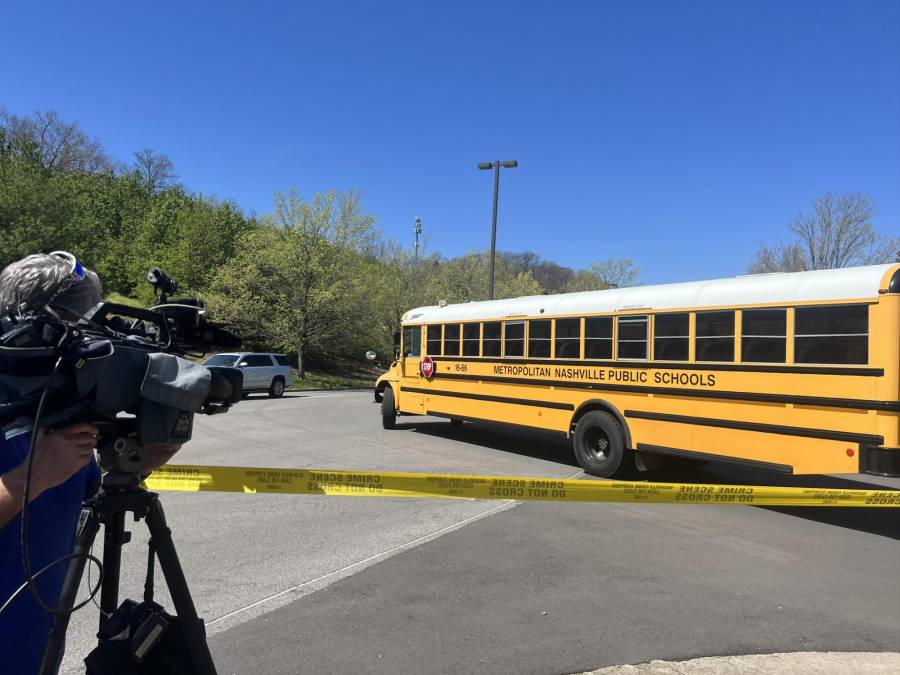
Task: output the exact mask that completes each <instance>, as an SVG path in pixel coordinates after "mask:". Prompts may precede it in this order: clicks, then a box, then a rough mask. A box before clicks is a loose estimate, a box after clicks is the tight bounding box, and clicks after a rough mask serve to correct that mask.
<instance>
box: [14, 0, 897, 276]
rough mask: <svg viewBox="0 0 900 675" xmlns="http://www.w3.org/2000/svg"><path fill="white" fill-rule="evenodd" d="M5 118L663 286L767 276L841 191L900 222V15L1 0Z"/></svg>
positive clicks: (709, 6)
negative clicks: (350, 195)
mask: <svg viewBox="0 0 900 675" xmlns="http://www.w3.org/2000/svg"><path fill="white" fill-rule="evenodd" d="M0 105H3V106H5V107H6V108H7V110H8V111H9V112H12V113H16V114H27V113H30V112H32V111H34V110H36V109H52V110H56V111H58V112H59V113H60V114H61V115H62V116H63V117H65V118H67V119H76V120H78V121H79V122H80V123H81V125H82V126H83V127H84V128H85V129H86V130H87V131H88V132H89V133H91V134H93V135H96V136H98V137H99V138H100V139H101V140H102V141H103V143H104V146H105V148H106V149H107V151H108V152H109V153H110V154H111V155H113V156H114V157H115V158H117V159H128V158H129V157H130V155H131V153H132V152H133V151H134V150H136V149H138V148H141V147H145V146H150V147H153V148H155V149H157V150H159V151H161V152H165V153H167V154H168V155H169V156H170V157H171V158H172V160H173V161H174V163H175V166H176V169H177V171H178V174H179V177H180V178H181V180H182V182H183V183H184V184H185V185H186V186H187V187H188V188H189V189H191V190H195V191H199V192H203V193H207V194H215V195H218V196H220V197H223V198H229V199H234V200H235V201H237V202H238V203H239V204H240V205H241V206H242V207H244V208H245V209H247V210H248V211H256V212H258V213H262V212H265V211H267V210H268V209H269V208H270V206H271V195H272V192H273V191H276V190H286V189H288V188H290V187H296V188H298V189H299V190H300V192H301V193H302V194H305V195H310V194H312V193H314V192H317V191H324V190H330V189H338V190H342V189H347V188H359V189H361V190H363V192H364V195H365V197H364V205H365V207H366V209H367V210H368V211H369V212H371V213H373V214H374V215H376V216H377V218H378V225H379V227H380V228H381V229H382V230H383V231H384V232H385V233H386V234H387V235H388V236H390V237H392V238H394V239H397V240H399V241H403V242H405V243H410V242H411V240H412V227H413V218H414V217H415V216H416V215H420V216H421V217H422V220H423V224H424V229H425V233H426V234H427V235H428V236H429V238H430V242H431V247H432V249H436V250H439V251H441V252H442V253H444V254H446V255H458V254H461V253H464V252H465V251H467V250H472V249H484V248H487V247H488V246H489V243H490V216H491V190H492V182H491V176H490V174H489V173H488V172H480V171H478V170H477V169H476V164H477V162H479V161H489V160H493V159H516V160H518V161H519V164H520V166H519V168H517V169H513V170H511V171H506V172H505V173H504V175H503V176H502V178H501V193H500V223H499V227H498V248H500V249H501V250H514V251H522V250H526V249H527V250H533V251H536V252H537V253H539V254H541V255H542V256H545V257H547V258H549V259H552V260H555V261H557V262H559V263H561V264H564V265H569V266H573V267H581V266H586V265H588V264H589V263H591V262H592V261H593V260H596V259H599V258H606V257H628V258H631V259H632V260H633V261H634V262H635V263H636V264H637V265H638V267H639V268H640V270H641V275H640V279H641V281H642V282H644V283H657V282H668V281H680V280H689V279H702V278H712V277H717V276H729V275H732V274H740V273H742V272H743V271H745V269H746V266H747V264H748V263H749V261H750V260H751V258H752V256H753V252H754V250H755V248H756V244H757V242H759V241H763V240H766V241H773V240H777V239H779V238H784V237H785V236H786V228H787V224H788V222H789V221H790V220H791V218H792V217H794V216H795V215H796V213H797V211H798V210H799V209H802V208H805V207H807V206H808V204H809V203H810V202H811V201H812V200H813V199H814V198H815V197H817V196H819V195H822V194H824V193H825V192H827V191H829V190H830V191H834V192H850V191H860V192H865V193H868V194H869V195H870V196H871V197H872V198H873V199H874V200H875V202H876V203H877V205H878V209H879V211H878V215H877V217H876V220H875V225H876V227H877V229H879V230H880V231H882V232H883V233H889V234H897V233H900V3H898V2H896V1H894V0H877V1H871V0H870V1H855V2H835V1H817V2H791V3H788V2H744V3H737V2H587V1H585V2H562V1H558V2H487V1H482V2H462V1H457V2H443V3H435V2H418V3H399V2H383V3H375V2H358V3H350V2H338V1H332V2H323V3H299V2H296V3H294V2H280V3H274V2H207V3H169V2H154V3H149V2H145V3H121V2H110V3H100V2H80V3H59V4H52V3H47V2H41V3H37V2H31V1H25V0H0Z"/></svg>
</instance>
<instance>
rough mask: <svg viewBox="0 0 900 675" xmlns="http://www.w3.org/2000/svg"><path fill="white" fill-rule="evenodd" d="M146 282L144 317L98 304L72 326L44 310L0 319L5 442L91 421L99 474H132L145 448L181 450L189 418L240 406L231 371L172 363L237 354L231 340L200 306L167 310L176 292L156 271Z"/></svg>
mask: <svg viewBox="0 0 900 675" xmlns="http://www.w3.org/2000/svg"><path fill="white" fill-rule="evenodd" d="M147 280H148V281H149V282H150V283H151V284H152V285H153V287H154V291H155V294H156V295H158V296H159V299H158V302H157V303H156V304H155V305H154V306H152V307H151V308H149V309H141V308H135V307H129V306H126V305H121V304H116V303H108V302H104V303H100V304H98V305H97V306H95V307H94V308H93V309H91V310H90V311H89V312H88V313H87V314H86V315H84V316H82V317H79V318H68V317H65V316H63V315H61V314H60V313H58V312H57V311H56V310H54V309H52V308H49V307H44V308H41V309H39V310H36V311H30V312H28V313H24V314H23V313H18V312H16V311H15V310H13V311H10V312H8V313H7V314H6V315H4V316H0V427H2V428H3V430H4V432H5V434H6V436H7V438H11V437H13V436H16V435H18V434H21V433H27V432H29V431H31V430H32V427H33V426H35V424H36V423H37V424H39V425H40V426H41V427H48V426H49V427H52V426H57V425H62V424H69V423H72V422H80V421H87V422H92V423H93V424H95V425H96V426H97V427H98V429H99V438H98V447H99V450H100V462H101V464H102V465H103V466H104V468H106V469H110V470H116V471H120V472H126V473H132V472H135V471H137V470H138V469H139V468H140V466H141V464H142V461H143V452H142V449H143V447H144V446H146V445H147V444H151V443H154V444H155V443H162V444H180V443H184V442H186V441H188V440H190V438H191V431H192V428H193V416H194V414H195V413H198V412H199V413H204V414H207V415H212V414H216V413H222V412H225V411H227V410H228V408H229V407H230V406H232V405H233V404H234V403H237V402H238V401H240V399H241V389H242V384H243V375H242V374H241V372H240V371H239V370H238V369H236V368H227V367H218V366H210V367H204V366H200V365H198V364H196V363H193V362H191V361H189V360H187V359H184V358H181V357H182V356H187V355H194V354H196V353H197V352H202V353H206V352H209V351H212V350H213V349H214V348H224V349H233V348H236V347H239V346H240V338H238V337H237V336H236V335H234V334H233V333H230V332H229V331H227V330H225V329H224V328H223V327H222V325H221V324H217V323H214V322H211V321H209V320H208V319H207V317H206V312H205V309H204V306H203V303H202V302H201V301H199V300H197V299H195V298H187V299H182V300H174V301H171V302H170V301H169V299H168V294H169V293H172V292H174V291H175V290H176V289H177V284H176V283H175V281H173V280H172V279H171V278H170V277H168V276H167V275H166V274H165V273H164V272H162V270H160V269H159V268H154V269H152V270H150V272H149V273H148V275H147Z"/></svg>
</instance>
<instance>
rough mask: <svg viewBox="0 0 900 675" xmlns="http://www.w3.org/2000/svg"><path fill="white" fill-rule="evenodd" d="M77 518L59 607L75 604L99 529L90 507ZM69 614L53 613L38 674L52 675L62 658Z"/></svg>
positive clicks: (65, 608)
mask: <svg viewBox="0 0 900 675" xmlns="http://www.w3.org/2000/svg"><path fill="white" fill-rule="evenodd" d="M81 518H82V520H81V522H80V523H79V529H78V536H77V538H76V541H75V549H74V550H73V551H72V555H73V556H74V557H73V558H72V559H71V560H70V561H69V567H68V569H67V570H66V578H65V581H64V582H63V587H62V591H61V592H60V594H59V609H60V610H61V611H62V610H69V609H72V607H73V606H74V605H75V598H76V596H77V595H78V589H79V587H80V586H81V577H82V576H83V575H84V566H85V564H86V563H87V556H88V553H89V552H90V550H91V546H93V544H94V538H95V537H96V536H97V530H99V529H100V521H99V520H97V517H96V515H95V514H94V511H93V510H92V509H90V508H85V509H84V510H83V511H82V512H81ZM104 583H105V582H104ZM70 616H71V614H70V613H68V612H64V613H62V614H57V615H56V616H54V617H53V627H52V628H51V629H50V635H49V637H48V639H47V646H46V647H45V648H44V658H43V660H42V661H41V669H40V673H41V675H55V673H56V671H57V670H58V668H59V664H60V663H61V662H62V657H63V651H64V648H65V644H66V629H67V628H68V627H69V617H70Z"/></svg>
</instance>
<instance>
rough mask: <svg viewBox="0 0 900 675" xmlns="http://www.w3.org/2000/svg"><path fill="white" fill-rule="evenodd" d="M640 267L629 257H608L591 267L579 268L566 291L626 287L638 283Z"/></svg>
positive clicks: (565, 288)
mask: <svg viewBox="0 0 900 675" xmlns="http://www.w3.org/2000/svg"><path fill="white" fill-rule="evenodd" d="M637 277H638V268H637V267H635V265H634V263H632V262H631V261H630V260H628V259H620V258H608V259H607V260H598V261H597V262H595V263H594V264H592V265H591V266H590V267H588V268H587V269H584V270H579V271H578V272H577V273H576V274H575V278H574V279H572V280H571V281H570V282H569V283H567V284H566V285H565V287H564V292H566V293H573V292H576V291H602V290H605V289H607V288H625V287H626V286H634V285H635V284H636V283H637Z"/></svg>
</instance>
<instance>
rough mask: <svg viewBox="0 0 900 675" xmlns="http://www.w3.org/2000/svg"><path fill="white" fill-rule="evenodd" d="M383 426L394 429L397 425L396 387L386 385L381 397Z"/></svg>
mask: <svg viewBox="0 0 900 675" xmlns="http://www.w3.org/2000/svg"><path fill="white" fill-rule="evenodd" d="M381 426H383V427H384V428H385V429H393V428H394V427H396V426H397V408H396V406H395V405H394V388H393V387H390V386H388V387H385V388H384V394H383V395H382V397H381Z"/></svg>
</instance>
